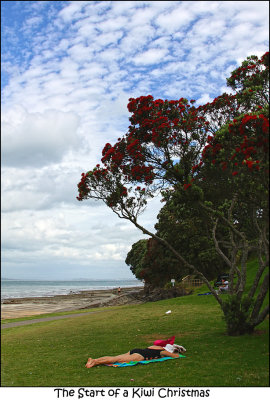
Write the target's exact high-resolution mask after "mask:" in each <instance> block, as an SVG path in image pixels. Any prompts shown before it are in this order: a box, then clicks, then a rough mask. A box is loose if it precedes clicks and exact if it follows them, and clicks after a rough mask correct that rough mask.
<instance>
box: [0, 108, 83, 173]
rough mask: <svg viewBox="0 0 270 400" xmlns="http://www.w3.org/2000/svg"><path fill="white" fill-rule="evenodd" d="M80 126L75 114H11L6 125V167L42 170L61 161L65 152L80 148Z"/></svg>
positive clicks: (20, 110) (5, 119)
mask: <svg viewBox="0 0 270 400" xmlns="http://www.w3.org/2000/svg"><path fill="white" fill-rule="evenodd" d="M78 126H79V118H78V116H77V115H76V114H74V113H73V114H72V113H64V112H62V111H56V110H49V111H46V112H44V113H42V114H39V113H28V112H27V111H26V110H25V109H24V108H23V107H15V109H14V110H9V111H8V112H6V113H4V115H3V122H2V141H1V144H2V149H1V150H2V161H3V164H4V165H12V166H14V165H17V166H41V165H46V164H48V163H52V162H58V161H61V159H62V157H63V155H64V154H65V152H67V151H68V150H69V149H70V148H71V147H73V148H75V149H76V148H77V147H78V145H79V140H78V137H77V135H76V131H77V129H78Z"/></svg>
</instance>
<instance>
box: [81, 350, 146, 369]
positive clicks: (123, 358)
mask: <svg viewBox="0 0 270 400" xmlns="http://www.w3.org/2000/svg"><path fill="white" fill-rule="evenodd" d="M142 360H144V358H143V356H141V355H140V354H137V353H134V354H130V353H129V352H128V353H125V354H120V355H119V356H114V357H110V356H105V357H100V358H96V359H93V358H88V361H87V363H86V365H85V366H86V368H92V367H95V366H96V365H101V364H113V363H115V362H129V361H142Z"/></svg>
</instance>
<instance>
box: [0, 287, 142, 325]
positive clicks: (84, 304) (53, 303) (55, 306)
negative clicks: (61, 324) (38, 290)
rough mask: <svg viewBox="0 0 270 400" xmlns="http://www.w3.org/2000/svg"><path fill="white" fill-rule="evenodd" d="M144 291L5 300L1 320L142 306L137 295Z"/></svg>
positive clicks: (96, 291)
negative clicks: (99, 308)
mask: <svg viewBox="0 0 270 400" xmlns="http://www.w3.org/2000/svg"><path fill="white" fill-rule="evenodd" d="M143 289H144V288H143V287H140V286H134V287H127V288H124V287H123V288H121V293H120V294H118V293H117V289H116V288H112V289H102V290H101V289H98V290H82V291H80V292H78V293H72V292H71V293H67V294H61V295H54V296H50V297H44V296H43V297H22V298H10V299H4V300H3V302H1V320H6V319H12V318H21V317H30V316H35V315H41V314H50V313H55V312H64V311H76V310H82V309H88V308H96V307H106V306H112V305H123V304H140V303H142V301H141V300H138V299H136V295H138V294H139V293H141V292H142V291H143Z"/></svg>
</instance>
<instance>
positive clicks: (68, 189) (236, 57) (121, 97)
mask: <svg viewBox="0 0 270 400" xmlns="http://www.w3.org/2000/svg"><path fill="white" fill-rule="evenodd" d="M1 8H2V10H1V11H2V16H1V18H2V21H1V25H2V26H1V37H2V39H1V40H2V42H1V56H2V63H1V67H2V81H1V90H2V146H1V147H2V276H5V277H8V278H16V277H18V278H35V279H37V278H40V279H61V278H63V279H73V278H76V277H77V278H90V279H102V278H116V279H119V278H123V279H125V278H129V277H130V278H132V277H133V275H132V274H131V272H130V271H129V268H128V267H127V266H126V265H125V263H124V260H125V257H126V254H127V252H128V251H129V250H130V248H131V245H132V244H133V243H134V242H135V241H137V240H139V239H141V238H143V235H142V234H141V233H140V232H139V231H137V230H136V228H135V227H133V226H132V225H130V224H129V223H128V222H125V221H122V220H120V219H118V218H117V217H116V216H115V215H114V214H113V213H112V212H111V211H110V210H108V209H106V207H105V206H103V205H102V204H99V203H96V202H94V201H88V202H82V203H79V202H77V201H76V196H77V183H78V182H79V180H80V175H81V173H82V172H85V171H87V170H89V169H91V168H93V166H94V165H96V163H98V162H100V158H101V150H102V148H103V146H104V144H105V143H107V142H111V143H113V142H115V141H116V140H117V138H118V137H120V136H122V135H123V134H125V133H126V131H127V129H128V125H129V121H128V118H129V113H128V110H127V103H128V99H129V98H130V97H137V96H141V95H148V94H152V95H153V96H154V97H155V98H163V99H179V98H180V97H187V98H188V99H196V100H197V104H203V103H205V102H208V101H210V100H211V99H213V98H215V97H216V96H218V95H220V94H221V93H223V92H224V91H228V92H229V89H228V88H227V87H226V77H228V76H229V74H230V72H231V71H232V70H233V69H235V68H236V67H237V66H238V65H239V64H240V63H241V62H242V61H243V60H244V59H245V58H246V57H247V56H249V55H251V54H256V55H258V56H261V55H262V54H264V52H265V51H267V49H268V46H269V43H268V37H269V30H268V26H269V21H268V12H269V4H268V2H266V1H183V2H181V1H37V2H36V1H2V2H1ZM160 207H161V204H160V202H159V200H158V199H155V200H153V201H152V202H151V204H150V205H149V208H148V210H147V211H146V212H145V214H144V215H143V216H142V217H141V218H142V219H141V223H143V224H144V225H145V226H146V227H147V228H148V229H152V230H153V226H154V224H155V222H156V215H157V212H158V210H159V209H160Z"/></svg>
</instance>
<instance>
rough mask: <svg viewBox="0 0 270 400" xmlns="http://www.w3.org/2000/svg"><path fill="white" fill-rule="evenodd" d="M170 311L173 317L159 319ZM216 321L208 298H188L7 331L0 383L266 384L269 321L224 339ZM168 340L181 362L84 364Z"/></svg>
mask: <svg viewBox="0 0 270 400" xmlns="http://www.w3.org/2000/svg"><path fill="white" fill-rule="evenodd" d="M202 292H203V290H202ZM224 296H226V295H224ZM169 309H170V310H172V313H171V314H168V315H167V314H165V312H166V311H167V310H169ZM92 310H93V309H92ZM99 310H100V309H99ZM221 316H222V312H221V310H220V307H219V305H218V304H217V302H216V301H215V300H214V298H213V296H197V294H194V295H191V296H186V297H180V298H175V299H170V300H163V301H159V302H155V303H146V304H141V305H136V306H118V307H111V308H110V310H109V311H106V312H104V313H103V312H101V313H97V314H92V315H91V314H89V315H87V314H84V313H82V316H81V317H77V318H72V317H71V318H68V319H64V320H58V321H49V322H40V323H36V324H33V325H28V326H21V327H17V328H7V329H5V330H3V331H2V353H1V357H2V361H1V364H2V368H1V370H2V386H31V387H32V386H33V387H35V386H53V387H57V386H66V387H68V386H70V387H76V386H79V387H81V386H88V387H93V386H102V387H111V386H117V387H119V386H136V387H137V386H181V387H182V386H191V387H194V386H207V387H211V386H268V384H269V378H268V376H269V361H268V358H269V347H268V339H269V337H268V336H269V334H268V327H269V319H267V320H265V321H264V322H263V323H262V324H261V325H260V326H258V327H257V331H256V332H255V334H253V335H251V336H249V335H244V336H241V337H231V336H227V335H226V334H225V323H224V321H223V320H222V318H221ZM172 335H175V336H176V340H175V341H176V343H178V344H182V345H183V346H185V347H186V348H187V353H186V358H181V359H175V360H170V361H164V362H162V363H153V364H148V365H137V366H134V367H127V368H112V367H106V366H99V367H95V368H91V369H86V368H85V367H84V365H85V363H86V361H87V358H88V357H89V356H91V357H94V358H97V357H100V356H102V355H117V354H121V353H125V352H127V351H128V350H130V349H131V348H134V347H146V346H149V345H151V344H152V343H153V341H154V340H156V339H165V338H168V337H170V336H172ZM131 379H132V380H131Z"/></svg>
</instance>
